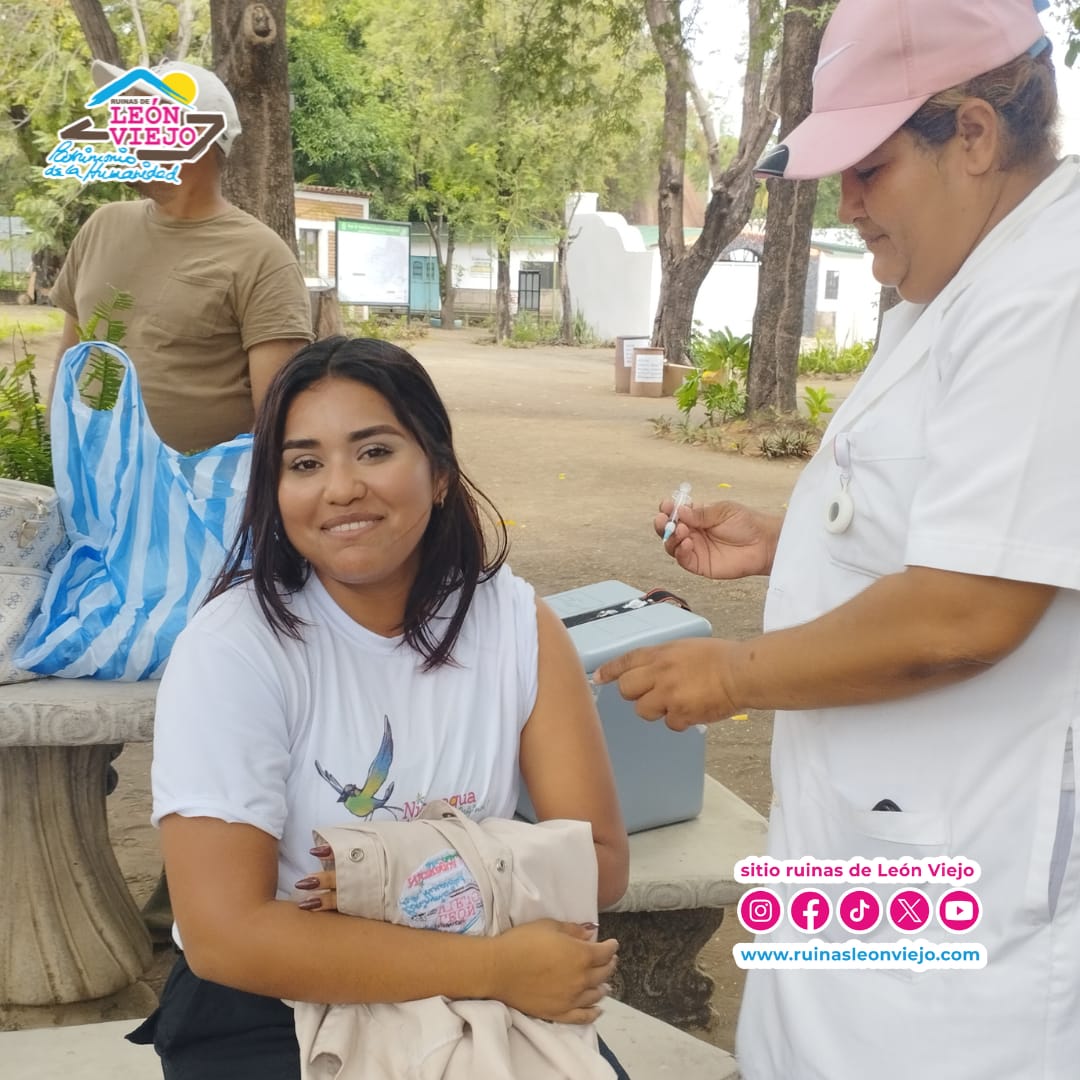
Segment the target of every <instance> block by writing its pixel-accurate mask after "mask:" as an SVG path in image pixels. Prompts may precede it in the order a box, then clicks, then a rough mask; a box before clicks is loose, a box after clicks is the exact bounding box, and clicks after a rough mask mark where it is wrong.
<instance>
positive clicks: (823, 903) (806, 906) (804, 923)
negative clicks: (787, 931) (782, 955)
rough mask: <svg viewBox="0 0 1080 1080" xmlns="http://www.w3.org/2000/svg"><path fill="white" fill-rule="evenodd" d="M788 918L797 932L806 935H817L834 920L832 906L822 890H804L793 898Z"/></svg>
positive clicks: (789, 906)
mask: <svg viewBox="0 0 1080 1080" xmlns="http://www.w3.org/2000/svg"><path fill="white" fill-rule="evenodd" d="M788 918H790V919H791V923H792V925H793V926H794V927H795V928H796V929H797V930H801V931H802V932H803V933H804V934H816V933H817V932H818V931H819V930H821V929H822V928H823V927H825V926H828V924H829V920H830V919H831V918H832V904H830V903H829V898H828V897H827V896H826V895H825V894H824V893H823V892H822V891H821V890H820V889H802V890H801V891H800V892H797V893H796V894H795V895H794V896H793V897H792V898H791V903H790V904H789V905H788Z"/></svg>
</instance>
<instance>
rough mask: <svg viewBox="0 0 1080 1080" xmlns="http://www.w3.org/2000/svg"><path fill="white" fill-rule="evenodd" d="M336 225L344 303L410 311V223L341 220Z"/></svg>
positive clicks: (338, 278)
mask: <svg viewBox="0 0 1080 1080" xmlns="http://www.w3.org/2000/svg"><path fill="white" fill-rule="evenodd" d="M336 224H337V234H336V236H337V244H336V250H337V290H338V299H339V300H340V301H341V303H343V304H373V305H379V304H381V305H386V306H391V305H392V306H394V307H408V306H409V225H408V222H404V221H371V220H356V221H354V220H349V219H346V218H338V219H337V222H336Z"/></svg>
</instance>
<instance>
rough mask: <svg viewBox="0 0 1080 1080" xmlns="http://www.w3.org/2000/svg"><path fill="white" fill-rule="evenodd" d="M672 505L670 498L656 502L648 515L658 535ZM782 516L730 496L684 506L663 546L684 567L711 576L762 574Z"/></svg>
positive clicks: (770, 560)
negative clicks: (653, 513)
mask: <svg viewBox="0 0 1080 1080" xmlns="http://www.w3.org/2000/svg"><path fill="white" fill-rule="evenodd" d="M673 505H674V504H673V503H672V501H671V499H665V500H664V501H663V502H662V503H661V504H660V512H659V513H658V514H657V515H656V517H655V518H654V519H653V527H654V528H655V529H656V534H657V535H658V536H663V535H664V526H665V525H667V523H668V520H669V519H670V517H671V511H672V508H673ZM782 522H783V518H782V517H780V516H778V515H774V514H766V513H763V512H762V511H760V510H751V509H750V508H749V507H747V506H743V505H742V504H741V503H735V502H719V503H710V504H709V505H708V506H703V507H700V508H698V507H694V506H684V507H682V508H681V509H680V510H679V520H678V521H677V522H676V524H675V532H674V533H672V535H671V537H670V538H669V539H668V541H667V543H665V544H664V549H665V550H666V551H667V553H668V554H669V555H670V556H672V558H674V559H675V561H676V562H677V563H678V564H679V565H680V566H681V567H682V568H683V569H684V570H689V571H690V573H691V574H700V575H701V576H702V577H707V578H713V579H714V580H726V579H730V578H741V577H750V576H751V575H753V574H768V573H770V572H771V571H772V563H773V556H774V555H775V554H776V543H777V540H778V539H779V537H780V526H781V524H782Z"/></svg>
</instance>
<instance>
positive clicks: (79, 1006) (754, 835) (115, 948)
mask: <svg viewBox="0 0 1080 1080" xmlns="http://www.w3.org/2000/svg"><path fill="white" fill-rule="evenodd" d="M156 693H157V683H156V682H143V683H116V682H102V681H96V680H91V679H40V680H37V681H34V682H29V683H21V684H17V685H14V686H3V687H0V881H3V882H4V888H5V894H6V899H5V903H4V905H3V907H2V910H0V956H2V957H4V958H5V961H6V962H4V963H2V964H0V1029H3V1028H29V1027H48V1026H50V1025H52V1024H56V1023H65V1024H71V1023H82V1022H85V1021H94V1020H102V1019H114V1018H118V1017H123V1016H142V1015H145V1014H146V1013H147V1012H149V1011H150V1010H151V1009H152V1008H153V1007H154V1004H155V1001H154V997H153V994H152V992H151V991H150V989H149V988H148V987H147V986H145V984H143V983H140V982H139V981H138V980H139V979H140V977H141V976H142V974H143V972H144V971H145V970H146V969H147V967H148V965H149V963H150V959H151V945H150V939H149V936H148V934H147V931H146V928H145V926H144V925H143V923H142V920H141V918H140V917H139V912H138V910H137V908H136V906H135V903H134V901H133V900H132V898H131V894H130V892H129V891H128V889H127V886H126V884H125V882H124V880H123V877H122V875H121V873H120V870H119V867H118V865H117V862H116V858H115V856H114V854H113V850H112V847H111V845H110V843H109V836H108V827H107V823H106V814H105V774H106V770H107V768H108V764H109V761H110V759H111V758H112V757H114V756H115V755H116V754H117V753H118V752H119V750H120V748H121V747H122V745H123V744H124V743H127V742H147V741H150V740H151V739H152V737H153V716H154V698H155V696H156ZM764 838H765V821H764V819H763V818H762V817H761V815H759V814H757V813H756V812H755V811H754V810H752V809H751V808H750V807H749V806H747V805H746V804H745V803H744V802H743V801H742V800H741V799H739V798H738V797H737V796H735V795H734V794H733V793H732V792H730V791H728V790H727V788H725V787H723V785H721V784H719V783H717V782H716V781H715V780H712V779H710V778H706V786H705V800H704V808H703V810H702V813H701V815H700V817H698V818H696V819H694V820H693V821H687V822H683V823H681V824H678V825H669V826H666V827H664V828H660V829H653V830H650V831H648V832H643V833H636V834H635V835H634V836H632V837H631V838H630V885H629V888H628V889H627V892H626V895H625V896H624V897H623V898H622V899H621V900H620V901H619V902H618V903H617V904H616V905H614V907H612V908H611V910H610V911H607V912H604V913H603V914H602V915H601V917H600V927H601V934H602V935H603V936H614V937H617V938H618V939H619V942H620V964H619V970H618V974H617V976H616V978H615V980H614V982H613V988H612V990H613V994H614V996H615V997H617V998H619V999H621V1000H622V1001H625V1002H627V1003H628V1004H630V1005H632V1006H634V1007H635V1008H637V1009H640V1010H641V1011H643V1012H646V1013H650V1014H651V1015H653V1016H656V1017H659V1018H660V1019H662V1020H665V1021H668V1022H670V1023H673V1024H675V1025H677V1026H679V1027H695V1026H696V1027H707V1026H708V1024H709V1021H710V1019H711V1007H710V1004H709V1002H710V998H711V995H712V990H713V984H712V980H710V979H709V978H708V977H707V976H705V975H704V974H702V973H701V972H700V971H699V970H698V969H697V966H696V961H697V956H698V953H699V952H700V950H701V948H702V946H703V945H704V944H705V943H706V942H707V941H708V940H709V938H710V937H711V936H712V935H713V933H715V931H716V929H717V928H718V927H719V926H720V923H721V920H722V919H723V916H724V908H725V906H727V905H729V904H734V903H736V902H737V901H738V898H739V896H740V895H741V893H742V891H743V887H742V886H740V885H739V884H737V883H736V881H735V876H734V864H735V863H736V862H737V861H738V860H739V859H741V858H744V857H745V856H748V855H753V854H758V853H760V852H762V851H763V850H764Z"/></svg>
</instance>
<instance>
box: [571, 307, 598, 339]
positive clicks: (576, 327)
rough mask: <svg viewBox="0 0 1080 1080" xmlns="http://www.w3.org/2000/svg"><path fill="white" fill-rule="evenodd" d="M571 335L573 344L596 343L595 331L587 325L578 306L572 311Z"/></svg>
mask: <svg viewBox="0 0 1080 1080" xmlns="http://www.w3.org/2000/svg"><path fill="white" fill-rule="evenodd" d="M573 335H574V344H575V345H595V344H596V332H595V331H594V330H593V328H592V327H591V326H590V325H589V322H588V320H587V319H586V318H585V315H584V313H583V312H582V311H581V309H580V308H579V309H578V310H576V311H575V312H574V322H573Z"/></svg>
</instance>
